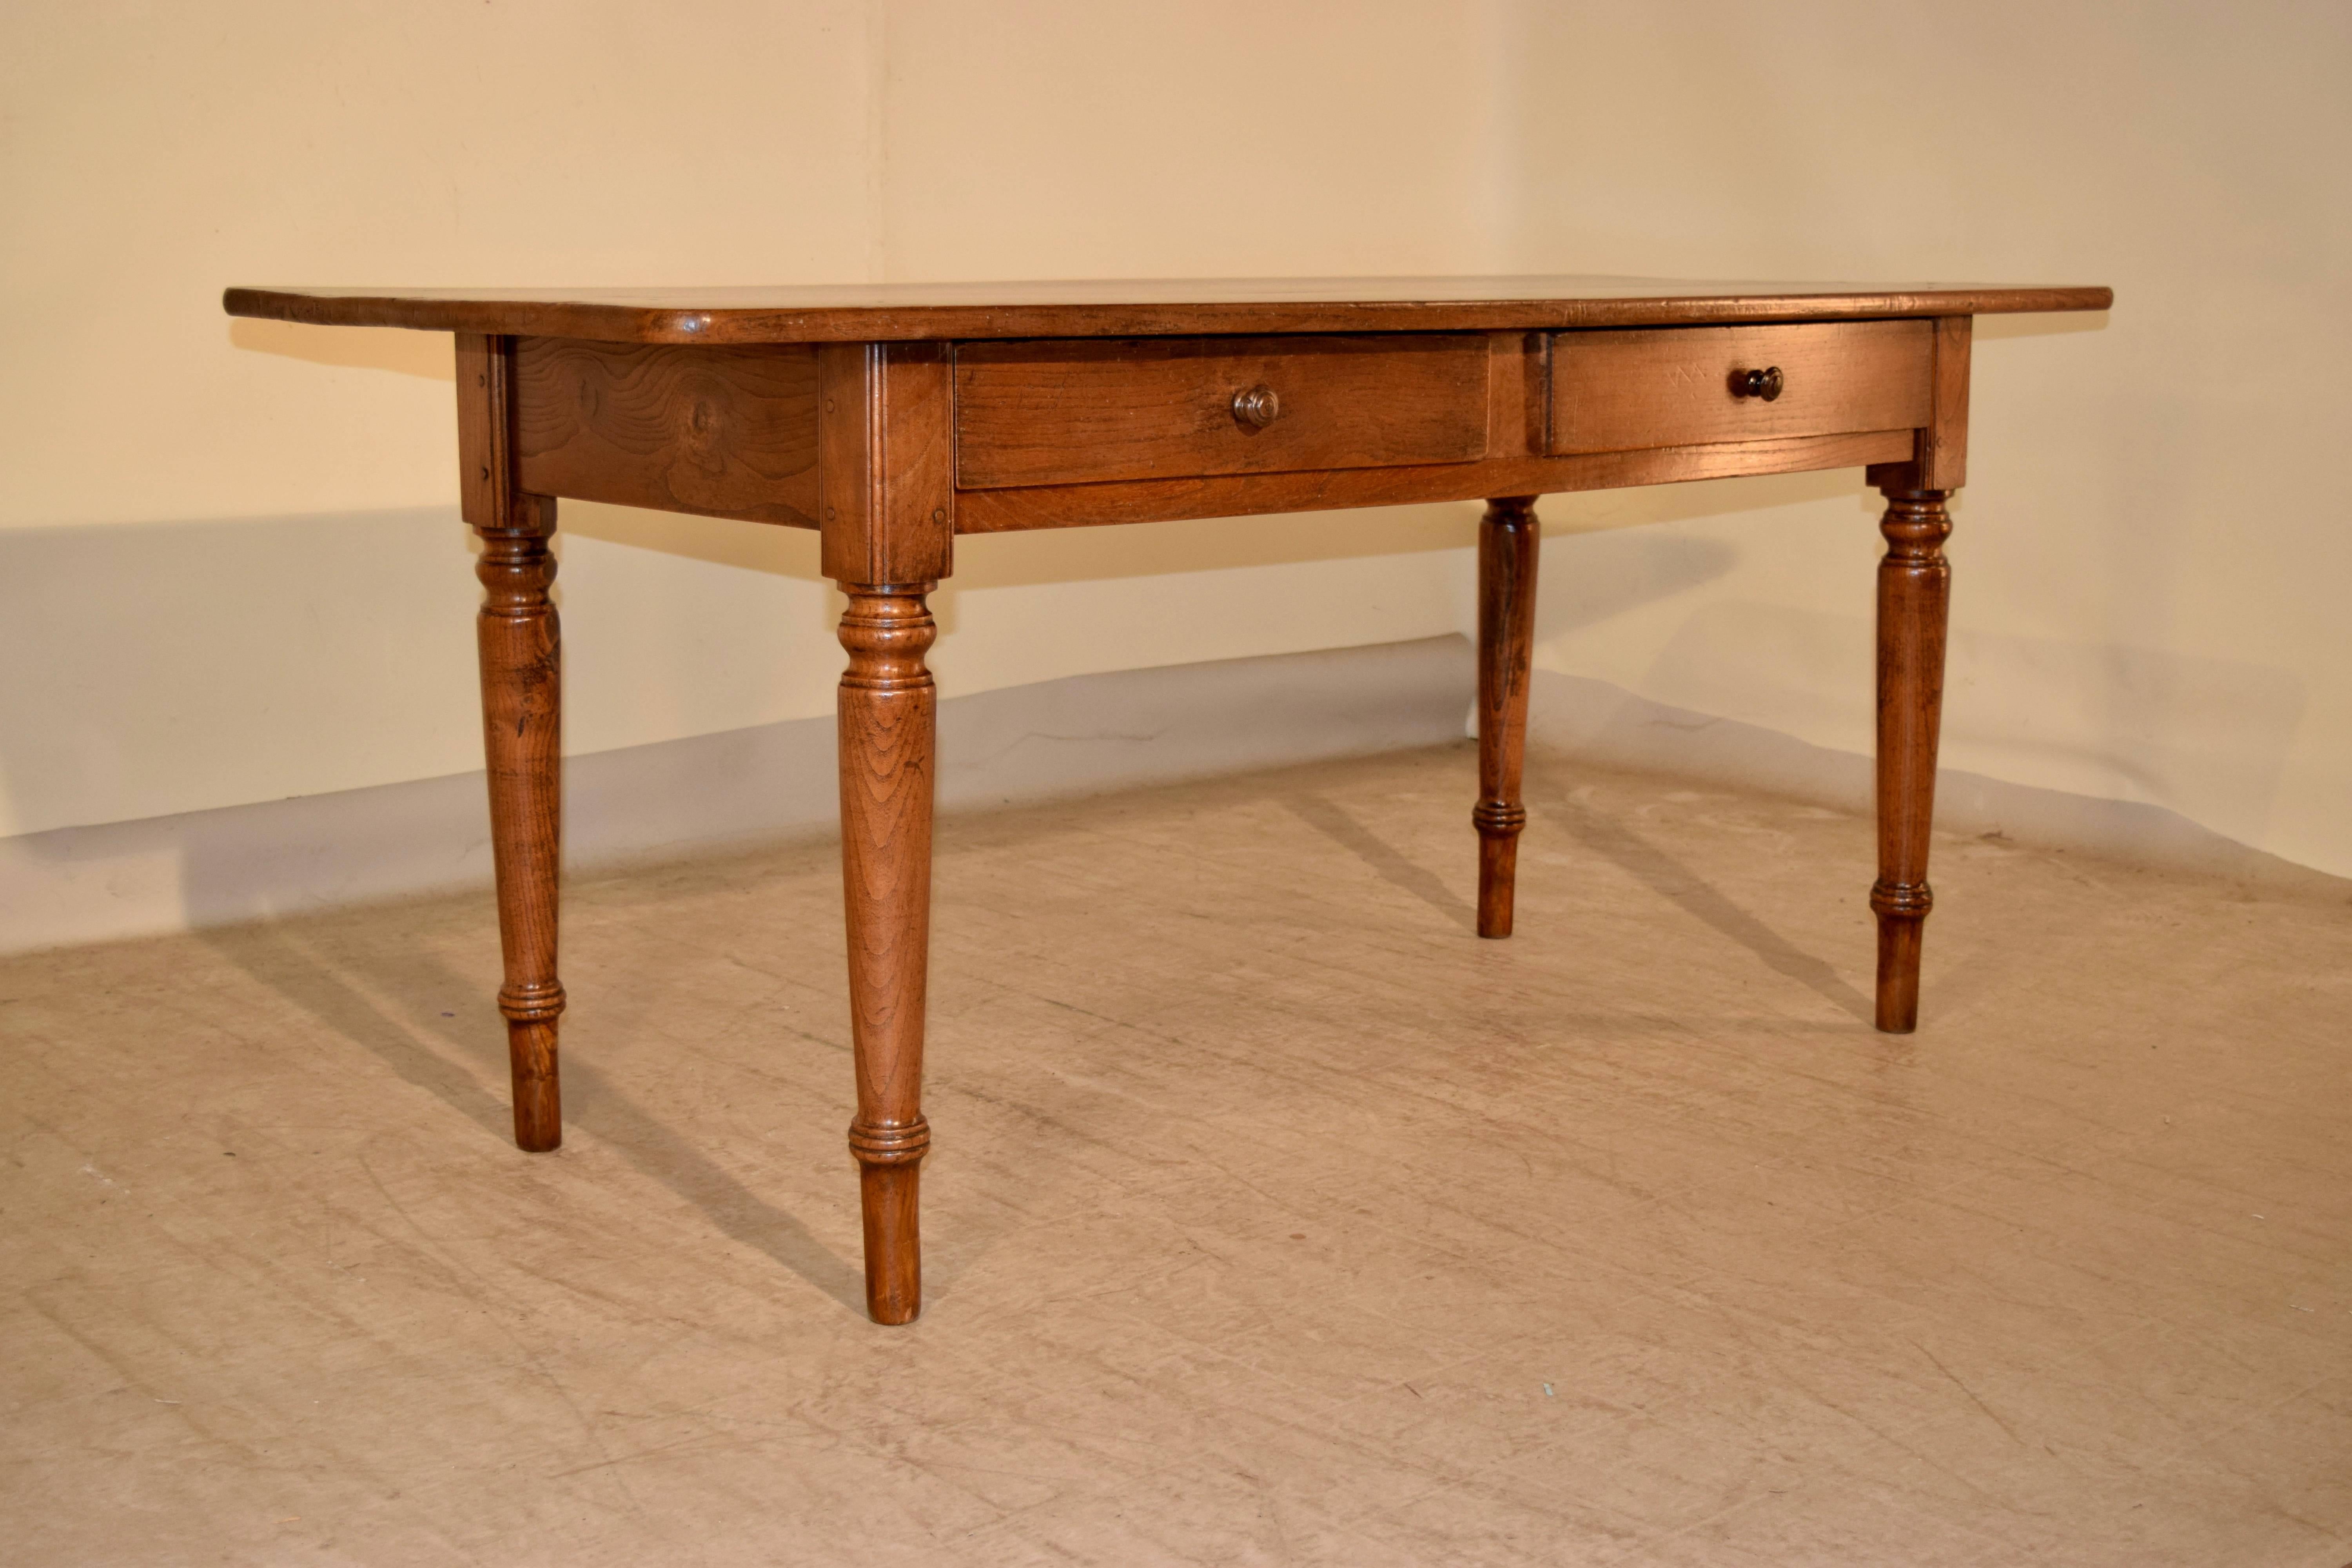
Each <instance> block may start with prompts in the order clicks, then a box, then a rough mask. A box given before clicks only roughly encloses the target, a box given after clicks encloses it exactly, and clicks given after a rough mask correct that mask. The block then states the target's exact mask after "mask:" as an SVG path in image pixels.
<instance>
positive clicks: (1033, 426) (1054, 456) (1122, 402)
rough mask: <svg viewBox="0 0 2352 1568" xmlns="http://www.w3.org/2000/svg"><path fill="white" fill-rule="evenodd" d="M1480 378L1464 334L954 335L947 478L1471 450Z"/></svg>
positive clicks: (965, 481) (1482, 344)
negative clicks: (966, 339)
mask: <svg viewBox="0 0 2352 1568" xmlns="http://www.w3.org/2000/svg"><path fill="white" fill-rule="evenodd" d="M1486 380H1487V367H1486V338H1485V336H1484V335H1483V334H1480V333H1475V332H1459V333H1437V332H1433V333H1413V334H1409V335H1390V336H1383V337H1345V336H1318V337H1278V338H1125V339H1099V340H1091V341H1087V340H1075V339H1073V340H1062V339H1048V340H1041V341H1034V342H981V343H961V344H959V345H957V348H956V359H955V393H956V413H955V418H956V483H957V484H958V485H959V486H960V487H961V488H962V489H1001V488H1004V487H1008V486H1014V485H1066V484H1090V483H1098V482H1102V481H1105V480H1113V479H1181V478H1190V477H1194V476H1201V475H1210V474H1254V473H1272V472H1279V471H1282V470H1286V469H1302V468H1389V467H1394V466H1397V465H1400V464H1408V463H1462V462H1471V461H1475V459H1477V458H1483V457H1485V456H1486Z"/></svg>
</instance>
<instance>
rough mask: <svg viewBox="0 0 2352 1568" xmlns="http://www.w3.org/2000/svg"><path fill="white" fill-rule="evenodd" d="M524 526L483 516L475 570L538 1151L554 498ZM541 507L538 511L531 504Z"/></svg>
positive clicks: (510, 938) (519, 1027)
mask: <svg viewBox="0 0 2352 1568" xmlns="http://www.w3.org/2000/svg"><path fill="white" fill-rule="evenodd" d="M531 499H532V500H535V501H536V505H535V506H533V505H523V506H519V507H517V508H516V509H515V510H514V512H513V513H512V514H511V515H512V516H513V517H514V518H515V520H516V521H518V522H519V523H520V524H522V526H518V527H512V528H502V529H494V528H485V529H483V530H481V534H482V545H483V549H482V558H481V562H480V563H479V564H478V566H477V568H476V571H477V572H478V574H479V575H480V577H481V579H482V585H483V586H484V587H486V588H488V590H489V594H488V597H487V598H486V599H485V600H484V601H483V604H482V613H481V617H480V633H481V650H482V742H483V751H484V752H485V756H486V760H487V761H488V765H489V776H490V850H491V854H492V856H493V858H495V860H496V862H497V865H498V878H499V944H500V945H501V946H502V947H503V948H504V950H505V952H506V984H504V985H502V986H500V987H499V1012H501V1013H504V1014H505V1015H506V1016H507V1055H508V1058H509V1063H510V1064H511V1066H512V1068H513V1069H514V1120H515V1142H517V1143H519V1144H520V1145H521V1146H522V1147H523V1148H525V1149H528V1150H530V1151H531V1152H535V1153H536V1152H543V1151H546V1150H549V1149H552V1148H554V1147H555V1146H556V1145H557V1144H558V1143H561V1142H562V1141H563V1112H562V1103H561V1100H560V1098H559V1095H558V1092H557V1086H556V1068H555V1021H556V1017H557V1016H558V1015H559V1014H561V1013H562V1011H563V986H562V983H561V982H560V981H558V980H557V979H556V977H555V899H556V876H557V872H558V870H559V869H560V868H561V862H562V816H563V805H562V745H561V742H562V733H561V729H560V722H561V719H562V698H563V692H562V671H561V668H560V664H559V654H560V652H561V646H562V644H561V638H560V637H559V634H558V631H557V627H556V620H555V606H554V605H552V604H551V603H550V602H549V599H548V596H547V590H548V585H549V584H551V583H552V582H553V581H554V579H555V557H554V556H553V555H551V554H550V553H549V552H548V549H547V538H548V534H549V532H550V531H551V530H552V529H553V527H554V521H555V503H554V502H553V501H552V500H546V499H544V498H531ZM534 514H535V515H534Z"/></svg>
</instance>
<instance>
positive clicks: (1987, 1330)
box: [0, 748, 2352, 1568]
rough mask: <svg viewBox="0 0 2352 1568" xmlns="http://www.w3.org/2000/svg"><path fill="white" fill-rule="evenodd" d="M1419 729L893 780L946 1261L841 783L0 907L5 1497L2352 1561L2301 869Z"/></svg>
mask: <svg viewBox="0 0 2352 1568" xmlns="http://www.w3.org/2000/svg"><path fill="white" fill-rule="evenodd" d="M1474 773H1475V768H1474V759H1473V756H1472V754H1471V752H1469V751H1468V750H1467V749H1466V748H1453V749H1448V750H1444V751H1439V752H1418V753H1412V754H1407V755H1402V756H1393V757H1385V758H1376V759H1371V760H1369V761H1362V762H1353V763H1342V764H1335V765H1329V766H1322V767H1316V768H1311V769H1302V770H1296V771H1292V772H1286V773H1273V774H1264V775H1258V776H1254V777H1248V778H1241V779H1227V780H1219V781H1213V782H1210V783H1205V784H1195V785H1189V786H1185V787H1181V788H1173V789H1162V790H1157V791H1152V792H1149V793H1140V794H1134V795H1120V796H1116V797H1111V798H1106V799H1101V800H1097V801H1091V802H1085V803H1080V804H1076V805H1061V806H1055V807H1050V808H1045V809H1039V810H1033V811H1025V812H1022V813H1018V814H1008V815H1004V816H993V817H977V818H973V817H967V818H962V819H959V820H954V821H951V822H949V823H946V824H944V825H943V831H942V837H941V845H940V859H939V870H938V914H937V921H936V931H937V936H936V942H935V948H936V951H935V957H934V964H933V976H932V1015H931V1016H932V1027H931V1048H930V1059H931V1078H930V1089H929V1094H928V1096H927V1106H928V1109H929V1115H930V1119H931V1121H932V1124H933V1126H934V1128H935V1130H936V1132H937V1139H938V1142H937V1151H936V1152H935V1153H934V1155H933V1156H932V1159H931V1161H930V1163H929V1165H928V1166H927V1167H926V1173H925V1200H926V1214H925V1228H926V1236H927V1267H926V1272H927V1277H928V1285H929V1300H928V1308H927V1310H926V1312H925V1314H924V1316H923V1318H922V1320H921V1321H920V1322H919V1323H918V1324H916V1325H915V1326H913V1327H912V1328H908V1329H896V1330H885V1329H878V1328H876V1327H873V1326H872V1325H870V1324H868V1323H866V1321H865V1320H864V1318H863V1316H862V1314H861V1312H860V1311H859V1310H858V1308H857V1302H858V1300H859V1296H858V1279H857V1274H856V1256H857V1253H856V1246H857V1219H856V1178H855V1175H854V1173H853V1171H852V1168H851V1165H850V1163H849V1159H848V1155H847V1153H846V1151H845V1146H844V1143H843V1131H844V1129H845V1125H846V1123H847V1121H848V1119H849V1069H848V1055H847V1045H846V1005H845V996H844V981H843V965H842V961H841V957H840V952H839V938H838V935H837V931H838V919H839V901H840V892H839V881H838V873H837V871H836V868H835V857H834V851H833V850H832V848H831V847H829V846H824V845H812V846H804V847H794V848H788V849H784V850H779V851H775V852H772V853H765V854H761V855H759V856H755V857H751V858H740V859H738V860H735V861H733V862H731V863H727V864H707V863H706V864H698V865H688V866H681V867H674V868H663V869H658V870H654V871H648V872H643V873H639V874H634V875H630V876H625V877H616V878H610V879H601V880H595V881H588V882H583V883H581V884H578V885H575V886H573V887H572V889H570V891H569V895H568V897H569V901H568V903H567V906H566V926H565V932H564V937H565V962H564V979H565V981H566V983H567V984H568V985H569V987H570V990H571V994H572V1012H571V1014H570V1016H569V1017H568V1019H567V1020H566V1037H565V1047H564V1051H565V1056H564V1074H565V1078H564V1098H565V1108H566V1111H567V1113H568V1129H567V1141H566V1142H565V1144H564V1147H563V1149H562V1151H561V1152H558V1153H555V1154H551V1155H524V1154H520V1153H518V1152H516V1151H515V1150H514V1148H513V1147H512V1146H511V1144H510V1143H509V1142H508V1119H507V1110H506V1105H505V1067H504V1061H503V1050H504V1047H503V1031H502V1028H501V1026H500V1022H499V1017H498V1015H497V1013H496V1012H495V1010H494V1008H493V1005H492V1002H491V996H492V992H493V991H494V989H495V987H496V984H497V980H498V943H497V938H496V926H495V921H494V918H493V914H492V910H491V909H490V907H489V904H488V900H487V899H486V898H483V897H467V898H462V899H457V900H439V901H435V902H430V903H424V904H413V905H408V906H404V907H398V908H392V909H376V910H365V911H361V912H357V913H352V914H347V915H342V916H338V917H334V918H323V919H306V920H301V921H289V922H287V923H283V924H278V925H273V926H264V927H248V928H242V929H237V930H232V931H215V932H210V933H206V934H204V935H201V936H194V937H184V938H176V939H171V940H164V941H155V942H141V943H136V944H124V945H117V946H110V947H102V948H90V949H84V950H79V951H72V952H60V953H51V954H47V955H41V956H36V957H29V958H20V959H13V960H6V961H0V1031H5V1053H0V1075H4V1076H0V1131H5V1145H6V1151H7V1159H8V1163H7V1165H6V1166H5V1173H0V1224H5V1233H0V1234H5V1248H0V1284H5V1291H0V1312H5V1320H0V1324H4V1331H5V1352H6V1353H5V1371H0V1408H4V1409H5V1421H0V1461H5V1468H0V1540H5V1547H0V1557H5V1560H6V1561H7V1562H9V1563H41V1564H48V1563H66V1564H88V1563H106V1564H114V1563H266V1564H274V1563H483V1564H498V1565H504V1564H527V1563H547V1564H605V1563H611V1564H630V1565H633V1568H642V1565H647V1564H661V1565H664V1568H668V1565H685V1564H695V1563H714V1564H717V1563H730V1564H731V1563H791V1564H800V1563H812V1564H823V1563H844V1564H847V1563H856V1564H858V1565H860V1568H881V1565H884V1564H895V1563H909V1564H911V1563H924V1564H927V1565H932V1568H937V1565H941V1564H958V1565H961V1564H967V1563H1119V1564H1150V1563H1203V1564H1209V1563H1214V1564H1220V1565H1228V1564H1245V1563H1265V1564H1282V1565H1290V1564H1306V1563H1345V1564H1349V1565H1350V1568H1378V1565H1380V1564H1389V1563H1426V1564H1460V1563H1643V1564H1666V1563H1675V1564H1696V1563H1719V1564H1756V1563H1806V1564H1815V1563H1819V1564H1843V1563H1852V1564H1900V1565H1916V1564H1943V1563H1986V1564H2004V1565H2006V1564H2015V1563H2069V1564H2077V1565H2083V1564H2125V1563H2129V1564H2132V1565H2134V1568H2147V1565H2149V1564H2159V1563H2184V1564H2186V1563H2199V1564H2203V1563H2212V1564H2252V1563H2262V1564H2268V1565H2277V1568H2290V1565H2309V1568H2336V1565H2337V1564H2341V1563H2345V1562H2346V1561H2347V1559H2352V1136H2347V1124H2352V1123H2347V1116H2352V963H2347V958H2352V889H2347V888H2338V889H2326V888H2322V887H2317V886H2315V887H2314V888H2313V889H2309V890H2305V891H2297V892H2292V893H2290V892H2284V891H2277V890H2270V891H2261V892H2256V891H2252V890H2249V889H2245V888H2242V887H2238V886H2236V885H2233V884H2229V883H2222V882H2211V881H2200V880H2197V879H2188V878H2183V877H2177V876H2165V875H2159V874H2154V873H2148V872H2143V871H2135V870H2130V869H2126V868H2118V867H2116V866H2113V865H2107V864H2102V863H2097V862H2090V861H2085V860H2082V859H2078V858H2071V857H2065V856H2059V855H2052V854H2045V853H2041V852H2032V851H2025V850H2021V849H2018V848H2016V847H2011V846H2008V845H2005V844H2002V843H1999V842H1982V841H1963V840H1955V839H1950V838H1946V839H1943V840H1940V841H1939V842H1938V844H1937V864H1936V867H1935V882H1936V887H1937V912H1936V915H1935V918H1934V920H1933V921H1931V922H1930V924H1929V927H1928V939H1927V980H1926V985H1925V999H1926V1000H1925V1024H1924V1026H1923V1027H1922V1029H1921V1031H1920V1032H1919V1033H1918V1034H1917V1035H1916V1036H1914V1037H1909V1038H1903V1039H1896V1038H1890V1037H1882V1036H1879V1035H1876V1034H1874V1033H1873V1032H1872V1030H1871V1029H1870V1028H1869V1027H1868V1026H1867V1024H1866V1023H1865V1022H1864V1018H1865V1016H1866V1013H1867V1003H1866V1001H1865V995H1866V993H1867V991H1868V988H1869V984H1870V973H1869V964H1870V963H1871V959H1872V942H1871V934H1870V929H1869V916H1868V912H1867V910H1866V909H1865V907H1864V892H1865V890H1866V889H1867V886H1868V883H1869V880H1870V877H1871V836H1870V831H1869V828H1868V826H1867V824H1865V823H1864V822H1861V821H1858V820H1856V819H1853V818H1850V817H1845V816H1836V815H1832V814H1830V813H1826V812H1822V811H1820V810H1817V809H1813V808H1810V807H1805V806H1801V805H1790V804H1787V803H1784V802H1780V801H1774V800H1769V799H1764V798H1760V797H1757V798H1750V797H1741V796H1733V795H1724V794H1721V793H1702V792H1699V791H1696V790H1692V789H1689V788H1685V787H1683V786H1681V785H1679V784H1676V783H1675V782H1674V781H1671V780H1662V779H1654V778H1643V777H1636V776H1630V775H1622V774H1612V773H1598V772H1595V771H1592V770H1590V769H1586V768H1581V767H1579V766H1577V765H1575V764H1573V763H1566V762H1563V761H1560V760H1558V759H1551V758H1542V757H1538V759H1537V760H1536V761H1535V763H1533V764H1532V766H1531V769H1530V773H1531V777H1530V787H1529V792H1528V793H1529V804H1530V807H1531V810H1532V815H1533V819H1534V820H1533V825H1532V826H1531V827H1530V828H1529V830H1528V836H1527V840H1526V848H1525V851H1524V856H1523V862H1522V871H1521V889H1520V906H1519V921H1518V932H1519V934H1518V935H1517V938H1515V939H1514V940H1512V941H1511V942H1478V941H1477V940H1475V938H1474V937H1473V936H1472V935H1471V934H1470V930H1469V925H1470V917H1471V911H1470V903H1469V900H1470V897H1471V893H1472V889H1473V875H1474V865H1475V851H1474V840H1473V838H1472V836H1471V833H1470V830H1469V826H1468V808H1469V805H1470V801H1471V799H1472V796H1473V794H1474V784H1473V780H1474Z"/></svg>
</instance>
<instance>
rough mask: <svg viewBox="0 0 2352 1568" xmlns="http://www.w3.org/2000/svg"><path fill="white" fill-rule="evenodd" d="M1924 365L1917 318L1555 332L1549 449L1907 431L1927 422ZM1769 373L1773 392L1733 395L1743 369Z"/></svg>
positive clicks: (1924, 336) (1930, 360) (1928, 364)
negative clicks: (1775, 389) (1775, 393)
mask: <svg viewBox="0 0 2352 1568" xmlns="http://www.w3.org/2000/svg"><path fill="white" fill-rule="evenodd" d="M1934 362H1935V327H1934V325H1933V323H1931V322H1927V321H1822V322H1807V323H1800V324H1797V325H1791V326H1772V327H1663V328H1655V329H1651V330H1647V331H1607V332H1559V333H1556V334H1554V335H1553V337H1552V340H1551V450H1552V451H1553V452H1555V453H1557V454H1559V455H1562V456H1566V455H1570V454H1573V453H1579V452H1626V451H1633V450H1636V449H1639V448H1643V447H1694V446H1706V445H1712V444H1714V443H1717V442H1723V441H1754V440H1763V439H1767V438H1769V437H1779V436H1839V435H1845V434H1847V433H1849V432H1854V431H1864V430H1901V429H1906V428H1916V427H1917V426H1922V425H1925V424H1927V419H1928V415H1929V411H1930V408H1931V387H1930V379H1929V378H1930V375H1931V373H1932V371H1933V369H1934ZM1776 370H1777V371H1778V372H1779V373H1780V374H1779V376H1778V378H1777V381H1778V386H1779V395H1778V396H1776V397H1772V398H1769V399H1768V398H1765V397H1763V396H1761V395H1757V394H1756V392H1749V393H1748V394H1747V395H1742V392H1741V391H1740V390H1739V389H1740V387H1741V386H1742V384H1744V383H1746V382H1747V381H1748V377H1749V375H1750V373H1752V372H1762V373H1766V374H1767V376H1768V377H1769V373H1770V372H1772V371H1776ZM1767 385H1768V386H1769V380H1768V382H1767ZM1758 390H1759V391H1760V390H1762V389H1760V388H1759V389H1758Z"/></svg>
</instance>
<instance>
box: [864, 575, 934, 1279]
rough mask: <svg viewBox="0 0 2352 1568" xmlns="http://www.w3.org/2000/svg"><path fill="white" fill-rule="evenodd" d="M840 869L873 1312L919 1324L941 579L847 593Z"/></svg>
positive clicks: (927, 1139)
mask: <svg viewBox="0 0 2352 1568" xmlns="http://www.w3.org/2000/svg"><path fill="white" fill-rule="evenodd" d="M842 586H843V591H844V592H845V593H847V594H848V595H849V608H848V610H847V612H846V613H845V614H844V615H843V616H842V617H841V645H842V647H845V648H846V649H848V650H849V668H848V669H847V670H846V671H845V672H844V673H843V675H842V678H841V707H840V712H841V871H842V888H843V892H844V894H845V903H846V913H847V917H848V928H849V1026H850V1033H851V1037H852V1039H853V1040H854V1042H855V1044H856V1058H857V1119H856V1121H853V1122H851V1123H850V1127H849V1150H850V1152H851V1153H853V1154H855V1155H856V1157H857V1163H858V1182H859V1194H858V1196H859V1199H860V1201H861V1204H862V1205H863V1207H864V1211H865V1217H866V1311H867V1312H869V1313H870V1314H872V1316H873V1319H874V1321H876V1322H877V1323H904V1322H910V1321H913V1319H914V1317H915V1314H916V1313H918V1312H919V1311H921V1310H922V1305H923V1257H922V1242H921V1237H920V1233H919V1228H918V1225H917V1193H918V1184H919V1180H920V1171H921V1164H922V1158H923V1155H924V1153H925V1152H926V1151H928V1150H929V1148H930V1145H931V1129H930V1125H929V1123H928V1122H926V1121H924V1120H923V1111H922V1089H923V991H924V983H925V980H926V978H927V976H928V971H929V959H930V922H931V775H932V731H933V727H934V718H935V712H936V708H937V701H936V697H935V694H934V692H933V689H932V686H931V675H930V671H929V670H928V669H927V668H924V666H923V653H924V650H926V649H927V648H929V647H930V646H931V639H932V638H933V637H935V636H937V635H938V633H937V628H936V627H934V626H932V624H931V614H930V611H929V609H927V608H926V607H925V606H924V604H923V595H925V594H927V593H929V591H930V588H931V584H929V583H916V584H899V585H897V586H861V585H858V584H843V585H842Z"/></svg>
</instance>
